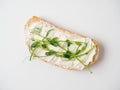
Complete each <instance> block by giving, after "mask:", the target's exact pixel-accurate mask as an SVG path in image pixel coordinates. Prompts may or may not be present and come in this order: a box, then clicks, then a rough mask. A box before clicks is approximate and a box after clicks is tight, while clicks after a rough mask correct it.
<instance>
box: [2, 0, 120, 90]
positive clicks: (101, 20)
mask: <svg viewBox="0 0 120 90" xmlns="http://www.w3.org/2000/svg"><path fill="white" fill-rule="evenodd" d="M33 15H37V16H40V17H42V18H45V19H47V20H48V21H50V22H52V23H54V24H56V25H58V26H61V27H64V28H66V29H69V30H71V31H73V32H75V33H79V34H83V35H87V36H89V37H92V38H94V39H96V40H97V41H98V42H99V44H100V57H99V59H98V62H97V63H96V64H94V65H93V66H92V67H91V69H92V71H93V72H94V73H93V74H89V72H88V71H87V70H83V71H67V70H63V69H60V68H57V67H54V66H51V65H49V64H46V63H44V62H42V61H41V60H33V61H32V62H30V61H29V52H28V50H27V47H26V45H25V39H24V31H23V30H24V24H25V22H26V21H27V19H28V18H29V17H31V16H33ZM119 39H120V0H28V1H27V0H26V1H24V0H18V1H17V0H16V1H15V0H0V90H120V40H119Z"/></svg>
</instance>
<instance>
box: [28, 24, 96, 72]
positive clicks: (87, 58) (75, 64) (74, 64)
mask: <svg viewBox="0 0 120 90" xmlns="http://www.w3.org/2000/svg"><path fill="white" fill-rule="evenodd" d="M37 27H38V28H39V27H43V28H42V31H41V33H40V34H41V35H42V36H45V35H46V33H47V32H48V30H50V29H53V31H52V32H51V33H50V34H49V35H48V38H53V37H58V38H59V39H60V40H66V39H68V40H70V41H80V42H86V43H87V48H86V50H85V51H84V52H86V51H88V50H90V49H91V48H92V47H93V46H94V43H93V41H92V40H91V39H90V38H83V37H75V36H73V35H70V34H68V33H64V32H62V31H59V30H57V28H54V27H50V26H47V25H45V24H44V23H42V22H37V23H34V24H32V25H31V26H30V27H29V28H28V30H29V33H27V38H29V39H31V38H34V39H35V40H42V38H41V37H40V36H38V35H32V34H31V33H30V32H31V30H33V29H34V28H37ZM83 44H84V43H83ZM60 45H61V46H62V47H67V46H66V45H65V44H64V43H60ZM83 46H84V45H81V46H80V47H79V48H82V47H83ZM48 47H49V48H51V49H53V50H55V51H59V52H60V51H63V50H62V49H61V48H59V47H54V46H52V45H49V46H48ZM76 49H77V45H76V44H75V43H73V44H71V45H70V47H69V50H70V51H71V52H75V50H76ZM45 52H46V50H44V49H42V48H39V49H37V50H36V52H35V53H36V54H37V55H39V56H46V55H45ZM84 52H82V53H84ZM82 53H81V54H82ZM95 54H96V47H95V48H93V49H92V50H91V51H90V52H89V53H88V54H87V55H84V56H82V57H80V60H82V61H83V62H84V63H85V64H86V65H88V64H89V63H90V62H92V60H93V56H94V55H95ZM41 59H44V60H45V61H47V62H51V63H54V64H56V65H59V66H62V67H64V68H76V69H80V70H82V69H83V68H84V66H83V65H82V64H81V63H80V62H79V61H78V60H76V59H72V60H67V59H66V58H62V57H57V56H54V55H52V56H46V57H41Z"/></svg>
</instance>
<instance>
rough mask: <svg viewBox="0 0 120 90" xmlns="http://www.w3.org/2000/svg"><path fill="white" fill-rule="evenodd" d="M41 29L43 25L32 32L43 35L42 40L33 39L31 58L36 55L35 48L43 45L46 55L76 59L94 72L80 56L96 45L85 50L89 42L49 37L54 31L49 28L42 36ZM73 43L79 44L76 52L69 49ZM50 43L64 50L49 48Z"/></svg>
mask: <svg viewBox="0 0 120 90" xmlns="http://www.w3.org/2000/svg"><path fill="white" fill-rule="evenodd" d="M41 31H42V27H41V28H35V29H34V30H33V31H31V33H32V34H34V35H38V36H40V37H42V40H34V38H33V39H32V41H33V43H32V44H31V45H30V52H31V55H30V60H31V59H32V57H33V56H35V54H34V53H35V50H36V49H37V48H39V47H41V48H42V49H44V50H46V53H45V55H46V56H52V55H55V56H57V57H61V58H66V59H67V60H71V59H76V60H78V61H79V62H80V63H81V64H82V65H83V66H84V67H85V68H86V69H87V70H88V71H89V72H90V73H92V71H91V70H90V69H89V67H88V65H86V64H84V63H83V61H82V60H81V59H80V57H81V56H84V55H87V54H89V53H90V52H91V51H92V50H93V48H94V47H95V46H93V47H92V48H91V49H90V50H88V51H86V52H85V50H86V48H87V43H85V42H80V41H70V40H68V39H67V40H59V39H58V38H59V37H54V38H49V37H48V36H49V34H50V33H51V31H53V29H50V30H48V32H47V33H46V35H45V36H42V35H41V34H40V33H41ZM60 42H63V43H64V44H66V45H65V47H64V46H61V45H60ZM73 43H74V44H75V45H76V46H77V48H76V50H75V52H71V51H70V50H69V47H70V45H71V44H73ZM49 45H52V46H54V47H58V48H60V49H62V50H63V51H61V52H59V51H55V50H52V49H50V48H49ZM66 46H67V47H66ZM80 47H81V48H80ZM39 57H40V56H39ZM41 57H42V56H41ZM43 57H45V56H43Z"/></svg>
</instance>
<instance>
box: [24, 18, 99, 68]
mask: <svg viewBox="0 0 120 90" xmlns="http://www.w3.org/2000/svg"><path fill="white" fill-rule="evenodd" d="M39 22H40V23H42V24H44V25H46V26H49V27H52V28H53V29H55V30H57V31H58V32H60V33H61V32H62V33H65V34H69V35H70V36H71V37H73V38H74V37H76V38H77V37H78V38H88V37H87V36H84V35H80V34H75V33H73V32H71V31H69V30H66V29H63V28H60V27H58V26H55V25H54V24H51V23H49V22H47V21H46V20H44V19H42V18H39V17H37V16H33V17H32V18H30V19H29V20H28V21H27V23H26V24H25V28H24V31H25V36H26V42H27V45H28V46H29V42H30V40H29V38H28V37H29V36H28V33H29V31H30V27H31V26H32V25H33V24H35V23H39ZM33 27H34V25H33ZM90 39H91V38H90ZM91 41H92V42H93V43H94V44H95V54H94V56H93V57H92V60H91V61H90V62H88V64H87V65H88V66H89V65H92V64H94V63H95V62H96V61H97V59H98V55H99V45H98V43H97V41H96V40H94V39H91ZM35 54H36V55H37V54H38V53H37V52H35ZM39 59H41V60H43V61H45V62H48V63H51V64H52V65H55V66H58V67H61V68H64V69H68V70H82V69H83V68H81V67H73V66H70V65H68V67H65V66H64V65H61V64H60V65H59V63H58V64H56V63H55V62H52V61H49V60H46V59H45V58H40V57H39ZM54 61H57V58H56V60H54ZM65 62H66V63H67V62H70V61H65ZM72 63H73V62H72ZM80 64H81V63H80ZM71 65H72V64H71Z"/></svg>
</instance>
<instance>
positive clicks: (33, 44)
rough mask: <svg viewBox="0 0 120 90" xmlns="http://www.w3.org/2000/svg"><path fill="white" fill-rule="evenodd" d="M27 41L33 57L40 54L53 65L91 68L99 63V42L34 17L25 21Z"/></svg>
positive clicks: (69, 67)
mask: <svg viewBox="0 0 120 90" xmlns="http://www.w3.org/2000/svg"><path fill="white" fill-rule="evenodd" d="M24 31H25V36H26V43H27V46H28V48H29V51H30V53H31V56H30V60H31V59H32V58H33V57H37V58H39V59H40V60H43V61H45V62H48V63H50V64H52V65H55V66H58V67H61V68H64V69H68V70H82V69H84V68H86V69H87V70H89V71H90V73H92V71H91V70H90V69H89V67H88V66H89V65H91V64H93V63H95V62H96V60H97V58H98V53H99V46H98V43H97V42H96V41H95V40H94V39H91V38H89V37H87V36H83V35H79V34H75V33H73V32H71V31H68V30H66V29H63V28H60V27H58V26H55V25H53V24H51V23H49V22H47V21H46V20H44V19H41V18H39V17H36V16H33V17H32V18H30V19H29V20H28V22H27V23H26V24H25V30H24Z"/></svg>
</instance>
